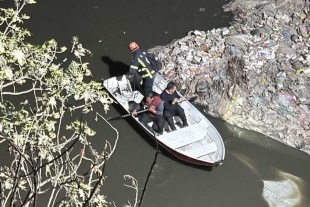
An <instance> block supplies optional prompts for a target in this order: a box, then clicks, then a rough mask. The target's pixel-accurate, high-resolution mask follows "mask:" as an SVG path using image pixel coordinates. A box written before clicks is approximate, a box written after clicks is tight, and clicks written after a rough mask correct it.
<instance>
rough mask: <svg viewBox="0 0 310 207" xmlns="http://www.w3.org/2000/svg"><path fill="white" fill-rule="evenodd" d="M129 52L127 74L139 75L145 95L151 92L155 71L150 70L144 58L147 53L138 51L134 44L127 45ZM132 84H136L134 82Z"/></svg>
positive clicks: (147, 61)
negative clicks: (129, 58) (129, 61)
mask: <svg viewBox="0 0 310 207" xmlns="http://www.w3.org/2000/svg"><path fill="white" fill-rule="evenodd" d="M129 50H130V51H131V52H132V63H131V65H130V68H129V73H131V74H139V76H140V77H141V78H142V79H143V83H142V88H143V90H144V93H145V94H146V93H148V92H152V88H153V82H154V75H155V72H156V71H155V70H154V69H152V66H151V63H150V61H149V60H148V58H147V57H146V55H147V52H146V51H143V50H140V49H139V45H138V44H137V43H135V42H131V43H130V44H129ZM134 82H136V80H135V81H134Z"/></svg>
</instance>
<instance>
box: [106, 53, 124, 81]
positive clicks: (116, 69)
mask: <svg viewBox="0 0 310 207" xmlns="http://www.w3.org/2000/svg"><path fill="white" fill-rule="evenodd" d="M101 60H102V61H103V62H104V63H105V64H107V65H108V66H109V74H110V76H111V77H114V76H121V75H124V74H126V73H128V70H129V65H127V64H125V63H123V62H121V61H114V60H112V58H110V57H108V56H102V57H101Z"/></svg>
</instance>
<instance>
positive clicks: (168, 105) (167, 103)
mask: <svg viewBox="0 0 310 207" xmlns="http://www.w3.org/2000/svg"><path fill="white" fill-rule="evenodd" d="M160 97H161V99H162V100H163V102H164V110H167V111H171V110H174V109H175V107H177V106H178V104H177V103H175V104H172V101H173V99H175V98H177V99H180V98H181V97H180V96H179V94H178V93H177V92H176V91H175V92H174V93H173V94H169V93H167V91H166V90H164V91H163V92H162V93H161V95H160Z"/></svg>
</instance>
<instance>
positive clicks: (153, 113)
mask: <svg viewBox="0 0 310 207" xmlns="http://www.w3.org/2000/svg"><path fill="white" fill-rule="evenodd" d="M141 105H142V107H143V108H147V109H148V112H146V113H143V114H142V116H141V117H140V118H139V121H140V122H141V123H142V124H143V125H144V126H145V127H146V128H147V129H148V130H150V131H151V132H152V131H153V130H152V128H151V127H150V126H149V125H148V123H149V122H151V121H153V122H154V123H155V125H156V128H157V130H156V131H157V132H158V133H159V135H162V134H163V130H164V125H165V122H166V121H165V118H164V117H163V111H164V105H163V102H162V100H161V99H160V97H158V96H154V94H153V93H152V92H148V93H147V94H146V95H145V97H144V99H143V100H142V102H141ZM140 109H141V106H140V105H137V107H136V108H135V109H134V110H133V111H132V112H131V114H132V115H133V116H136V115H137V111H138V110H140Z"/></svg>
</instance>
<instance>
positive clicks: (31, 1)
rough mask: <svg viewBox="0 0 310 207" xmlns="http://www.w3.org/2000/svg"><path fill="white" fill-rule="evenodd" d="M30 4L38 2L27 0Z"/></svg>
mask: <svg viewBox="0 0 310 207" xmlns="http://www.w3.org/2000/svg"><path fill="white" fill-rule="evenodd" d="M26 2H27V3H28V4H35V3H37V2H36V1H35V0H27V1H26Z"/></svg>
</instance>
